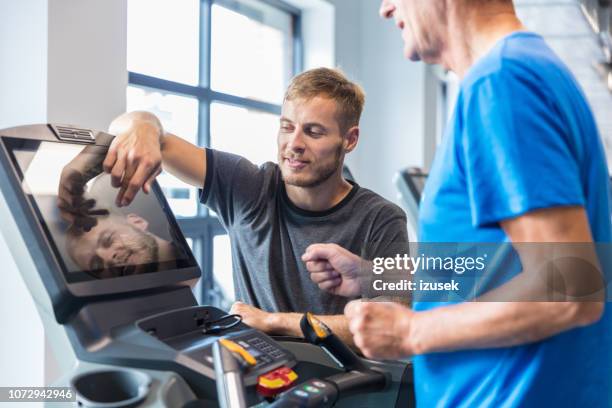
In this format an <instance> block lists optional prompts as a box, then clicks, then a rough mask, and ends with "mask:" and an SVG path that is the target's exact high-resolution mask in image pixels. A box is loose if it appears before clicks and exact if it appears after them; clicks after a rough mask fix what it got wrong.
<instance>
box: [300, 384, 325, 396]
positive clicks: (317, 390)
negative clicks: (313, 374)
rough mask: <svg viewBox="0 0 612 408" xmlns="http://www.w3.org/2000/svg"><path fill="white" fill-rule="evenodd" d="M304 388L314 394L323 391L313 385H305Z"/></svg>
mask: <svg viewBox="0 0 612 408" xmlns="http://www.w3.org/2000/svg"><path fill="white" fill-rule="evenodd" d="M304 390H306V391H308V392H311V393H313V394H319V393H320V392H321V390H320V389H318V388H317V387H313V386H312V385H305V386H304Z"/></svg>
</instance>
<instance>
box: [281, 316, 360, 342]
mask: <svg viewBox="0 0 612 408" xmlns="http://www.w3.org/2000/svg"><path fill="white" fill-rule="evenodd" d="M302 316H303V314H301V313H272V314H271V315H270V327H269V333H271V334H276V335H281V336H294V337H302V336H303V334H302V329H301V328H300V320H301V319H302ZM316 317H317V319H319V320H321V321H322V322H323V323H325V324H326V325H327V326H328V327H329V328H330V329H331V330H332V331H333V332H334V334H335V335H336V336H338V337H339V338H340V339H341V340H342V341H343V342H344V343H346V344H348V345H349V346H350V347H355V345H354V343H353V336H352V334H351V332H350V331H349V328H348V321H347V319H346V317H345V316H344V315H328V316H316Z"/></svg>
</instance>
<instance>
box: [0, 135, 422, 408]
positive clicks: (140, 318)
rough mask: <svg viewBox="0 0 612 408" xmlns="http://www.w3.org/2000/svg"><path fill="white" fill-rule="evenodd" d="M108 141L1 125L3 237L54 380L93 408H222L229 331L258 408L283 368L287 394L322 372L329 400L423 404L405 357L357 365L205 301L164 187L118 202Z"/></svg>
mask: <svg viewBox="0 0 612 408" xmlns="http://www.w3.org/2000/svg"><path fill="white" fill-rule="evenodd" d="M112 139H113V136H111V135H109V134H106V133H104V132H99V131H95V130H92V129H86V128H77V127H74V126H65V125H46V124H41V125H29V126H21V127H16V128H11V129H5V130H0V187H1V188H2V195H0V217H1V219H2V220H3V221H2V223H0V232H1V233H3V234H4V235H5V237H11V238H10V239H7V243H8V245H9V249H10V251H11V253H12V254H13V257H14V258H15V261H16V263H17V265H18V268H19V270H20V273H21V275H22V277H23V279H24V282H25V283H26V286H27V287H28V290H29V291H30V293H31V295H32V297H33V298H34V300H35V304H36V307H37V309H38V312H39V314H40V316H41V319H42V321H43V324H44V326H45V335H46V337H47V338H48V340H49V342H50V346H51V350H52V352H53V354H54V356H55V357H56V358H57V360H58V363H59V366H60V369H61V371H62V376H61V378H59V379H58V380H57V381H56V382H55V383H54V384H49V385H51V386H58V387H59V386H66V387H72V389H73V390H74V392H75V395H76V399H77V401H78V404H79V406H84V407H128V406H130V407H131V406H139V407H186V408H189V407H191V408H193V407H200V406H206V407H217V406H223V407H225V406H226V405H224V404H221V403H220V402H219V397H218V394H217V390H218V389H219V387H218V382H219V381H218V380H219V378H217V377H218V374H216V373H215V368H217V372H219V371H218V367H216V366H215V362H216V360H215V358H214V357H215V356H214V353H213V349H214V348H215V347H219V346H218V344H219V343H220V339H224V340H223V341H226V340H227V341H229V342H230V343H232V344H233V345H234V347H236V348H238V349H240V350H238V351H239V352H240V353H244V354H247V355H249V356H251V357H252V360H253V361H252V362H251V363H250V364H249V365H248V366H245V367H242V368H241V371H240V376H241V383H242V384H244V396H245V400H246V403H247V405H248V406H258V407H264V406H266V405H267V404H268V403H273V402H274V399H275V398H276V397H277V395H274V394H273V393H272V394H271V393H269V392H267V393H266V392H262V384H263V383H262V377H265V376H266V375H268V377H269V375H270V373H276V372H278V370H286V371H284V372H293V373H294V374H295V375H294V376H293V377H292V381H293V382H291V383H289V384H287V385H286V387H285V388H284V389H283V390H282V391H283V392H284V393H288V392H292V390H294V389H297V388H299V387H301V386H303V384H306V383H307V384H308V385H305V386H303V387H306V388H305V390H303V389H297V390H296V391H293V392H295V396H296V397H295V398H297V400H298V401H302V400H300V398H302V396H304V400H303V401H308V398H309V396H311V395H310V394H309V392H311V391H312V392H319V391H317V389H316V384H321V383H322V382H321V381H315V382H314V384H315V386H313V385H312V384H313V382H312V381H314V380H313V379H321V380H322V381H323V382H325V384H328V385H330V384H331V386H333V388H334V392H335V393H336V394H335V397H334V399H333V400H329V401H327V404H328V405H326V406H338V407H372V406H377V405H378V406H384V407H394V406H397V407H400V406H401V407H410V406H414V404H415V402H414V392H413V387H412V367H411V365H410V364H409V363H404V362H398V361H394V362H388V361H385V362H381V361H371V360H366V359H362V358H359V359H358V363H356V362H355V361H353V363H352V368H351V367H347V366H344V365H343V364H342V361H343V360H342V356H340V357H339V356H334V353H333V347H331V348H330V347H324V346H322V345H321V344H319V343H320V341H319V340H317V339H316V338H312V336H311V337H310V338H309V337H308V336H306V338H287V337H284V338H272V337H270V336H268V335H266V334H264V333H263V332H260V331H258V330H255V329H253V328H251V327H249V326H247V325H246V324H244V323H242V322H241V321H240V319H239V318H238V317H236V316H232V315H227V314H226V312H224V311H222V310H220V309H217V308H214V307H211V306H202V305H198V304H197V301H196V299H195V297H194V295H193V293H192V288H193V287H194V285H195V284H196V283H197V280H198V279H199V278H200V276H201V272H200V269H199V267H198V265H197V263H196V261H195V259H194V257H193V255H192V253H191V251H190V249H189V246H188V245H187V242H186V240H185V238H184V236H183V235H182V233H181V231H180V229H179V227H178V224H177V222H176V220H175V218H174V216H173V214H172V212H171V210H170V207H169V205H168V203H167V201H166V199H165V198H164V196H163V194H162V192H161V189H160V187H159V185H158V184H157V183H154V185H153V188H152V191H151V192H150V194H148V195H146V194H139V195H138V196H137V197H136V199H135V200H134V201H133V203H132V204H130V205H129V206H127V207H121V208H120V207H117V206H116V205H115V204H114V197H115V195H116V193H117V190H116V189H114V188H112V186H111V185H110V184H111V183H110V176H109V175H107V174H104V173H103V172H102V168H101V163H102V161H103V159H104V157H105V155H106V152H107V150H108V147H109V145H110V143H111V141H112ZM354 367H360V370H362V371H364V372H370V373H374V372H376V373H379V374H380V373H383V374H384V378H385V381H384V384H382V385H381V386H376V387H373V386H372V384H369V383H368V381H369V379H368V378H369V377H368V376H367V375H362V373H360V372H359V370H357V369H355V368H354ZM330 378H332V380H329V379H330ZM378 378H380V375H378ZM268 379H269V378H268ZM326 379H328V380H329V381H327V380H326ZM309 381H310V382H309ZM326 381H327V382H326ZM268 391H269V390H268ZM279 392H280V391H279ZM298 397H299V398H298ZM295 398H294V399H295ZM220 404H221V405H220ZM292 404H293V403H292ZM52 406H58V405H57V404H54V405H52ZM70 406H72V405H70ZM291 406H313V405H303V404H302V403H301V402H300V404H298V405H291ZM314 406H317V405H314ZM319 406H322V405H319Z"/></svg>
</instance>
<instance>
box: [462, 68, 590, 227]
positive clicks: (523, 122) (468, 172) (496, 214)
mask: <svg viewBox="0 0 612 408" xmlns="http://www.w3.org/2000/svg"><path fill="white" fill-rule="evenodd" d="M462 103H463V106H462V107H461V108H460V109H462V110H463V112H462V116H463V125H462V132H461V143H459V144H457V146H460V147H458V150H459V151H458V153H457V155H458V156H459V162H460V163H461V164H462V167H463V170H464V174H465V177H466V183H467V186H468V194H469V200H470V208H471V218H472V224H473V225H474V226H475V227H482V226H487V225H490V224H494V223H497V222H499V221H502V220H504V219H508V218H514V217H517V216H519V215H521V214H524V213H527V212H530V211H532V210H536V209H542V208H549V207H557V206H570V205H584V201H585V199H584V192H583V190H582V185H581V182H580V176H579V169H578V164H577V160H576V157H575V154H576V153H575V151H576V147H575V146H572V140H571V137H570V135H568V134H567V132H566V130H565V129H566V128H567V126H564V123H563V121H564V119H563V117H562V115H561V114H560V113H559V111H558V108H557V107H556V104H555V103H554V99H553V98H552V96H551V93H550V92H547V90H546V89H545V87H544V86H543V85H542V84H539V83H538V78H537V77H536V76H535V74H531V76H530V74H526V73H525V72H521V71H518V70H513V69H511V68H508V67H506V68H503V67H502V68H501V69H499V70H498V71H497V72H494V73H492V74H489V75H487V76H485V77H482V78H480V79H479V80H478V81H477V82H476V83H474V84H473V85H472V86H471V87H470V89H469V92H465V95H464V99H463V101H462Z"/></svg>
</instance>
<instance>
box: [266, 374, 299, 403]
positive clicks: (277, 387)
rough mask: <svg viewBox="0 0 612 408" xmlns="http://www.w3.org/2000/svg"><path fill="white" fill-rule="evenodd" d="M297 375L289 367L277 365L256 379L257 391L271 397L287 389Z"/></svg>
mask: <svg viewBox="0 0 612 408" xmlns="http://www.w3.org/2000/svg"><path fill="white" fill-rule="evenodd" d="M297 378H298V376H297V374H296V373H295V371H293V370H292V369H290V368H289V367H279V368H277V369H276V370H273V371H270V372H269V373H267V374H264V375H261V376H259V378H258V379H257V392H259V394H261V395H263V396H264V397H273V396H275V395H278V394H280V393H281V392H283V391H285V390H287V389H288V388H289V387H291V385H292V384H293V383H294V382H295V380H297Z"/></svg>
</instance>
